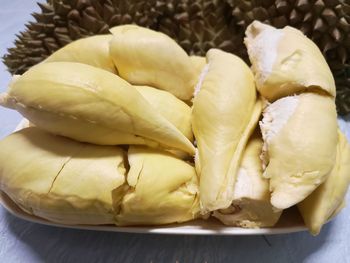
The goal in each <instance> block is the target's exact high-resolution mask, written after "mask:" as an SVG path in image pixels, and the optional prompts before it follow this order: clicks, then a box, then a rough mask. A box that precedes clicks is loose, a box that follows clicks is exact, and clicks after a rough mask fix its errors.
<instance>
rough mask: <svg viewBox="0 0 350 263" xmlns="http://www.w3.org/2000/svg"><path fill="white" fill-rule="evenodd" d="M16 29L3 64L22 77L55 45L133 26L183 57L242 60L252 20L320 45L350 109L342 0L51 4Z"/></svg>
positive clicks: (349, 24)
mask: <svg viewBox="0 0 350 263" xmlns="http://www.w3.org/2000/svg"><path fill="white" fill-rule="evenodd" d="M38 5H39V7H40V9H41V10H40V12H36V13H33V19H32V20H33V21H34V22H32V21H31V22H28V23H27V24H26V30H24V31H22V32H19V33H18V35H16V36H17V38H16V40H15V46H14V47H12V48H9V50H8V53H7V54H6V55H5V56H4V62H5V64H6V65H7V67H8V69H9V71H10V72H11V73H13V74H22V73H24V72H25V71H26V70H28V69H29V68H30V67H31V66H33V65H35V64H37V63H39V62H41V61H42V60H44V59H45V58H46V57H47V56H49V55H50V54H51V53H52V52H54V51H56V50H57V49H59V48H60V47H62V46H64V45H66V44H68V43H70V42H72V41H74V40H77V39H80V38H83V37H88V36H91V35H96V34H107V33H108V30H109V28H112V27H114V26H118V25H123V24H130V23H134V24H137V25H140V26H144V27H148V28H151V29H154V30H158V31H160V32H163V33H165V34H167V35H169V36H170V37H172V38H173V39H175V41H176V42H177V43H179V45H180V46H181V47H182V48H183V49H185V50H186V52H188V53H189V54H196V55H205V53H206V52H207V51H208V50H209V49H210V48H220V49H222V50H224V51H227V52H232V53H234V54H236V55H239V56H241V57H242V58H244V59H246V58H247V54H246V50H245V48H244V46H243V38H244V31H245V30H246V28H247V26H248V25H249V24H250V23H252V22H253V21H254V20H258V21H261V22H263V23H267V24H270V25H272V26H275V27H276V28H282V27H284V26H292V27H294V28H297V29H299V30H301V31H302V32H303V33H304V34H305V35H306V36H307V37H309V38H310V39H312V40H313V41H314V42H315V43H316V44H317V46H318V47H319V48H320V50H321V51H322V53H323V54H324V56H325V57H326V60H327V62H328V63H329V65H330V67H331V69H332V72H333V74H334V76H335V80H336V84H337V85H336V86H337V91H338V94H339V96H337V101H336V102H337V109H338V112H339V113H340V114H342V115H345V114H346V113H349V112H350V88H349V87H350V62H349V57H350V56H349V50H350V41H349V39H350V35H349V33H350V15H349V14H350V12H349V8H350V3H349V1H348V0H346V1H344V0H332V1H328V0H327V1H324V0H310V1H298V0H289V1H284V0H278V1H272V0H266V1H257V0H197V1H188V0H176V1H160V0H147V1H144V0H123V1H122V0H114V1H110V0H99V1H92V0H74V1H72V0H50V1H47V3H38Z"/></svg>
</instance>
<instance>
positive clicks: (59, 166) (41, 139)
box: [0, 127, 125, 225]
mask: <svg viewBox="0 0 350 263" xmlns="http://www.w3.org/2000/svg"><path fill="white" fill-rule="evenodd" d="M0 167H1V168H0V188H1V191H4V192H5V193H6V194H7V195H8V196H9V197H10V198H11V199H12V200H14V201H15V202H16V203H17V204H18V205H19V206H20V207H21V208H22V209H23V210H25V211H26V212H27V213H30V214H33V215H36V216H39V217H42V218H45V219H48V220H51V221H53V222H58V223H62V224H90V225H93V224H96V225H97V224H113V223H114V212H113V205H112V196H111V191H112V190H113V189H114V188H117V187H119V186H121V185H123V184H124V182H125V168H124V162H123V152H122V150H121V149H120V148H118V147H109V146H97V145H91V144H84V143H79V142H76V141H73V140H70V139H66V138H63V137H60V136H54V135H51V134H49V133H46V132H43V131H41V130H39V129H38V128H35V127H31V128H26V129H23V130H20V131H18V132H16V133H14V134H12V135H10V136H8V137H6V138H5V139H3V140H2V141H0Z"/></svg>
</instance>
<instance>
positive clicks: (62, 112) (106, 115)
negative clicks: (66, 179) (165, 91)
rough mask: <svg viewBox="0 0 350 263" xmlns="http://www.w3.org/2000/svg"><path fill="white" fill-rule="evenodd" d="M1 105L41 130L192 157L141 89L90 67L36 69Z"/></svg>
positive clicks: (17, 82) (189, 148) (182, 138)
mask: <svg viewBox="0 0 350 263" xmlns="http://www.w3.org/2000/svg"><path fill="white" fill-rule="evenodd" d="M0 104H2V105H3V106H7V107H10V108H14V109H16V110H17V111H19V112H20V113H21V114H22V115H23V116H25V117H26V118H27V119H28V120H29V121H30V122H32V123H34V124H35V125H36V126H38V127H40V128H42V129H45V130H47V131H49V132H52V133H54V134H59V135H63V136H66V137H69V138H72V139H75V140H78V141H83V142H90V143H95V144H102V145H117V144H148V145H151V146H159V145H162V146H165V147H167V148H173V149H177V150H182V151H185V152H188V153H190V154H193V153H194V147H193V145H192V143H191V142H190V140H189V139H188V138H186V137H185V135H183V134H182V133H181V132H180V131H179V130H178V129H177V128H176V127H175V126H174V125H173V124H172V123H171V122H170V121H168V120H167V119H166V118H165V117H164V116H162V115H161V114H160V113H159V112H158V111H157V110H156V109H155V108H154V107H153V106H152V105H151V104H150V103H148V102H147V101H146V99H145V98H144V97H143V96H142V95H141V94H140V93H139V92H138V91H137V89H135V88H134V87H133V86H132V85H130V84H129V83H127V82H126V81H124V80H123V79H121V78H120V77H118V76H117V75H114V74H112V73H110V72H107V71H105V70H101V69H98V68H95V67H92V66H89V65H84V64H80V63H72V62H51V63H42V64H39V65H37V66H34V67H33V68H31V69H30V70H28V71H27V72H26V73H24V74H23V75H22V76H19V77H17V78H16V79H15V80H14V81H12V83H11V84H10V87H9V91H8V93H5V94H2V95H1V97H0ZM187 135H189V134H187Z"/></svg>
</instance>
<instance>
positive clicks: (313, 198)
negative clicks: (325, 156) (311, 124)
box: [298, 131, 350, 235]
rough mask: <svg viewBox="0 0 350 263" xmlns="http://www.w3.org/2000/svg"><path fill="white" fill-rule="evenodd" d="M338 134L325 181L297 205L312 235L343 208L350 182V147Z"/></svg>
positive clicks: (317, 232)
mask: <svg viewBox="0 0 350 263" xmlns="http://www.w3.org/2000/svg"><path fill="white" fill-rule="evenodd" d="M338 134H339V140H338V147H337V157H336V161H335V164H334V166H333V169H332V171H331V172H330V174H329V176H328V178H327V180H326V181H325V182H324V183H323V184H321V185H320V186H319V187H318V188H317V189H316V190H315V191H314V192H313V193H312V194H311V195H309V196H308V197H307V198H306V199H305V200H304V201H302V202H300V203H299V204H298V208H299V211H300V213H301V215H302V217H303V219H304V222H305V224H306V226H307V227H308V228H309V230H310V232H311V233H312V234H313V235H317V234H319V232H320V230H321V228H322V225H323V224H325V223H326V222H327V221H328V220H329V219H330V218H331V217H333V216H334V214H337V213H338V212H339V211H340V210H341V208H343V207H344V203H343V202H344V197H345V195H346V192H347V189H348V186H349V182H350V146H349V144H348V142H347V140H346V138H345V136H344V135H343V134H342V133H341V132H340V131H338Z"/></svg>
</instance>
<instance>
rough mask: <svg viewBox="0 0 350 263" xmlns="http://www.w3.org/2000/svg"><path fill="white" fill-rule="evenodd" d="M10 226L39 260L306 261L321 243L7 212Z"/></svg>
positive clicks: (304, 236)
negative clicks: (92, 224) (77, 225)
mask: <svg viewBox="0 0 350 263" xmlns="http://www.w3.org/2000/svg"><path fill="white" fill-rule="evenodd" d="M5 220H6V221H7V223H8V226H9V231H11V232H12V233H13V235H14V236H15V237H17V239H18V240H19V241H20V242H23V243H24V244H25V245H26V246H27V247H29V249H31V250H32V252H33V253H35V254H37V256H38V257H39V258H40V259H42V261H43V262H50V263H54V262H64V263H70V262H74V263H76V262H84V263H85V262H87V263H88V262H103V263H104V262H107V263H108V262H113V263H117V262H123V263H129V262H147V263H149V262H152V263H157V262H161V263H163V262H174V263H175V262H176V263H182V262H191V263H195V262H207V263H211V262H240V263H241V262H249V263H254V262H260V263H261V262H283V263H285V262H298V263H299V262H304V261H305V259H307V258H308V257H309V256H310V255H312V254H313V253H315V252H316V251H317V250H320V249H321V248H322V245H323V244H324V242H325V240H326V239H327V236H328V233H329V232H330V229H331V228H332V222H331V223H329V224H327V225H326V226H325V227H324V228H323V230H322V232H321V234H320V235H319V236H317V237H312V236H311V235H310V234H309V233H307V232H301V233H294V234H287V235H276V236H170V235H153V234H126V233H112V232H95V231H83V230H72V229H64V228H58V227H50V226H44V225H39V224H35V223H30V222H27V221H24V220H22V219H18V218H16V217H14V216H12V215H11V214H9V213H8V212H6V214H5Z"/></svg>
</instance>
